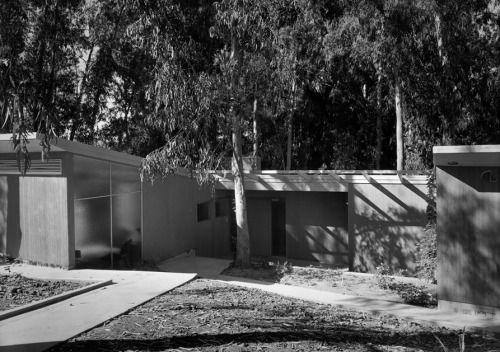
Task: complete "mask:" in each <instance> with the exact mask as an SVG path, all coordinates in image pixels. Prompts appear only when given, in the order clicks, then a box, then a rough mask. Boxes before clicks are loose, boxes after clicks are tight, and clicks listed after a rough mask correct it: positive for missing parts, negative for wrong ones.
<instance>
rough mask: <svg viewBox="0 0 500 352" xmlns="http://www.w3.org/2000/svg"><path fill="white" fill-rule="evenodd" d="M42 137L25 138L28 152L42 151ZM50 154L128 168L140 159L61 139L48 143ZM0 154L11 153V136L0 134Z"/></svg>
mask: <svg viewBox="0 0 500 352" xmlns="http://www.w3.org/2000/svg"><path fill="white" fill-rule="evenodd" d="M43 137H44V136H43V135H42V134H39V133H29V134H28V136H27V141H28V152H30V153H37V152H39V153H40V152H41V151H42V146H41V145H40V141H42V139H43ZM50 151H51V152H69V153H71V154H74V155H79V156H85V157H89V158H93V159H99V160H103V161H108V162H114V163H118V164H124V165H129V166H137V167H139V166H140V165H141V161H142V158H141V157H138V156H133V155H129V154H125V153H120V152H116V151H114V150H109V149H105V148H100V147H95V146H91V145H87V144H83V143H80V142H74V141H69V140H66V139H63V138H54V139H52V141H51V142H50ZM0 153H2V154H4V153H13V144H12V134H0Z"/></svg>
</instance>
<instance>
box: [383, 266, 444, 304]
mask: <svg viewBox="0 0 500 352" xmlns="http://www.w3.org/2000/svg"><path fill="white" fill-rule="evenodd" d="M390 275H391V270H390V269H389V267H388V266H387V265H383V264H380V265H379V266H378V267H377V268H376V273H375V280H376V281H377V285H378V286H379V287H380V288H382V289H384V290H391V291H395V292H396V293H397V294H398V295H399V296H400V297H401V298H402V299H403V301H404V302H405V303H407V304H413V305H417V306H424V307H427V306H430V305H435V304H436V297H434V296H433V295H432V294H430V293H428V292H426V291H425V286H417V285H414V284H411V283H401V282H396V280H395V279H394V278H393V277H391V276H390Z"/></svg>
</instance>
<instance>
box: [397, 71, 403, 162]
mask: <svg viewBox="0 0 500 352" xmlns="http://www.w3.org/2000/svg"><path fill="white" fill-rule="evenodd" d="M395 100H396V169H397V170H403V167H404V160H403V149H404V144H403V109H402V103H401V81H400V79H399V77H397V78H396V86H395Z"/></svg>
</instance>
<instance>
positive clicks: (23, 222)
mask: <svg viewBox="0 0 500 352" xmlns="http://www.w3.org/2000/svg"><path fill="white" fill-rule="evenodd" d="M67 201H68V197H67V181H66V178H55V177H52V178H47V177H21V178H20V179H19V202H20V204H19V205H20V230H21V233H20V248H19V255H20V256H21V257H22V258H23V259H27V260H30V261H34V262H38V263H42V264H50V265H56V266H62V267H69V265H70V263H69V240H68V207H67Z"/></svg>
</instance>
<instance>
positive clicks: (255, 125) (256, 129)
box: [253, 97, 259, 158]
mask: <svg viewBox="0 0 500 352" xmlns="http://www.w3.org/2000/svg"><path fill="white" fill-rule="evenodd" d="M257 106H258V99H257V97H255V99H254V101H253V157H254V158H257V157H258V156H259V126H258V122H257Z"/></svg>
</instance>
